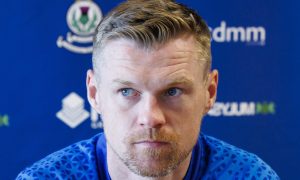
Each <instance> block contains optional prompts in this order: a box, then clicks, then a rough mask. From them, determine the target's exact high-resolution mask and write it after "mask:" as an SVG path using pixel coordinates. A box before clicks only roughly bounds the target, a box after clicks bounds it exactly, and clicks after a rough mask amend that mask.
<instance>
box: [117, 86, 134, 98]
mask: <svg viewBox="0 0 300 180" xmlns="http://www.w3.org/2000/svg"><path fill="white" fill-rule="evenodd" d="M120 91H121V94H122V96H125V97H133V96H137V95H138V94H139V92H138V91H136V90H134V89H132V88H124V89H121V90H120Z"/></svg>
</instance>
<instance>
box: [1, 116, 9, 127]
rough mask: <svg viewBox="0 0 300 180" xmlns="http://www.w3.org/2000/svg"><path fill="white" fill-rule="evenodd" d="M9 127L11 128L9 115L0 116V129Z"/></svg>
mask: <svg viewBox="0 0 300 180" xmlns="http://www.w3.org/2000/svg"><path fill="white" fill-rule="evenodd" d="M5 126H6V127H8V126H9V117H8V115H1V114H0V127H5Z"/></svg>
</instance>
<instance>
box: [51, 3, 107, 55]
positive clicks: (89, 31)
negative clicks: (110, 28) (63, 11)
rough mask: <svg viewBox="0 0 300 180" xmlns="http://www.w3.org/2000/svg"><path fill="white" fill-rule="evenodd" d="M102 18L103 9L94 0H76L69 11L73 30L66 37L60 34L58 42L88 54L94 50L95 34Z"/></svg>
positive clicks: (61, 45)
mask: <svg viewBox="0 0 300 180" xmlns="http://www.w3.org/2000/svg"><path fill="white" fill-rule="evenodd" d="M101 19H102V11H101V9H100V8H99V6H98V5H97V4H96V3H94V2H93V1H92V0H76V1H75V2H74V3H73V4H72V5H71V7H70V8H69V10H68V12H67V24H68V27H69V29H70V30H71V32H68V33H67V36H66V39H64V37H63V36H59V37H58V39H57V41H56V44H57V46H58V47H60V48H65V49H67V50H69V51H71V52H74V53H79V54H88V53H91V52H92V50H93V46H92V42H93V34H94V32H95V30H96V27H97V25H98V24H99V22H100V21H101Z"/></svg>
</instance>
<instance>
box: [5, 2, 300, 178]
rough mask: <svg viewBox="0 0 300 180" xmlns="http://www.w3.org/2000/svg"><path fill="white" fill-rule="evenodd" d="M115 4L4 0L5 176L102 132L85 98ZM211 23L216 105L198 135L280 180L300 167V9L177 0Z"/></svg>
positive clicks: (285, 4)
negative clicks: (100, 31)
mask: <svg viewBox="0 0 300 180" xmlns="http://www.w3.org/2000/svg"><path fill="white" fill-rule="evenodd" d="M120 2H121V1H119V0H110V1H108V0H94V1H87V0H77V1H74V0H66V1H61V0H51V1H40V0H27V1H21V0H12V1H6V2H3V6H2V8H1V11H0V18H1V22H2V24H1V25H0V27H1V28H0V32H1V42H2V43H1V45H0V46H1V56H0V137H1V138H0V144H1V146H0V169H1V171H0V179H14V178H15V177H16V175H17V174H18V173H19V172H20V171H21V170H22V169H23V168H25V167H26V166H29V165H31V164H32V163H34V162H35V161H37V160H39V159H41V158H43V157H45V156H46V155H48V154H50V153H52V152H54V151H56V150H59V149H61V148H63V147H65V146H67V145H70V144H72V143H75V142H77V141H79V140H82V139H87V138H90V137H92V136H93V135H95V134H97V133H99V132H101V131H102V121H101V119H100V118H99V116H98V115H97V114H96V113H95V112H94V111H93V110H92V109H91V107H90V106H89V104H88V102H87V98H86V89H85V75H86V71H87V69H89V68H91V47H92V42H91V40H92V36H93V33H94V29H95V25H96V24H97V23H98V22H99V21H100V20H101V18H102V17H103V15H105V14H106V13H107V12H108V11H109V10H111V9H112V8H113V7H115V6H116V5H117V4H119V3H120ZM178 2H181V3H184V4H186V5H188V6H190V7H192V8H194V9H196V10H197V12H198V13H199V14H200V15H201V16H202V17H203V18H204V19H205V20H206V21H207V23H208V25H209V26H210V29H211V33H212V53H213V68H216V69H218V70H219V73H220V80H219V89H218V98H217V103H216V105H215V106H214V108H213V109H212V110H211V111H210V113H209V115H208V116H206V117H205V120H204V123H203V126H202V131H203V132H205V133H206V134H208V135H211V136H215V137H216V138H219V139H222V140H224V141H226V142H228V143H231V144H233V145H235V146H238V147H240V148H243V149H245V150H247V151H250V152H253V153H255V154H257V155H258V156H259V157H261V158H262V159H263V160H264V161H266V162H267V163H268V164H269V165H270V166H271V167H272V168H273V169H274V170H275V171H276V172H277V173H278V175H279V176H280V177H281V178H282V179H297V177H298V171H299V170H300V169H299V165H298V163H299V162H300V155H299V153H300V133H299V130H300V122H299V120H300V116H299V112H298V111H299V110H298V108H299V107H300V106H299V100H300V98H299V97H300V95H299V92H300V87H299V85H300V83H299V80H300V78H299V71H298V68H299V67H300V58H299V57H300V55H299V51H300V49H299V44H298V43H299V41H300V38H299V32H300V31H299V30H300V24H299V22H300V21H299V20H300V18H299V16H300V13H299V10H300V9H299V8H300V2H298V1H293V0H286V1H280V0H264V1H261V0H243V1H240V0H227V1H224V0H179V1H178Z"/></svg>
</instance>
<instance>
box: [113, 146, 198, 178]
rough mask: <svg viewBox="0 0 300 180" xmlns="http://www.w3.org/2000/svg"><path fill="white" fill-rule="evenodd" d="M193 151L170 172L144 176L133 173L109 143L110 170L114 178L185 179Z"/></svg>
mask: <svg viewBox="0 0 300 180" xmlns="http://www.w3.org/2000/svg"><path fill="white" fill-rule="evenodd" d="M191 157H192V152H191V153H190V154H189V155H188V156H187V158H186V159H185V160H183V161H182V162H181V163H180V164H179V165H178V167H177V168H176V169H174V170H173V171H172V172H171V173H170V174H168V175H166V176H163V177H143V176H140V175H137V174H135V173H133V172H132V171H131V170H130V169H129V168H128V167H127V166H126V165H125V164H124V163H123V162H122V160H121V159H120V158H119V157H118V156H117V155H116V154H115V152H114V151H113V150H112V149H111V148H110V146H109V145H107V165H108V172H109V174H110V177H111V179H112V180H115V179H132V180H148V179H149V180H150V179H151V180H173V179H183V178H184V176H185V175H186V173H187V171H188V168H189V164H190V161H191Z"/></svg>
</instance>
